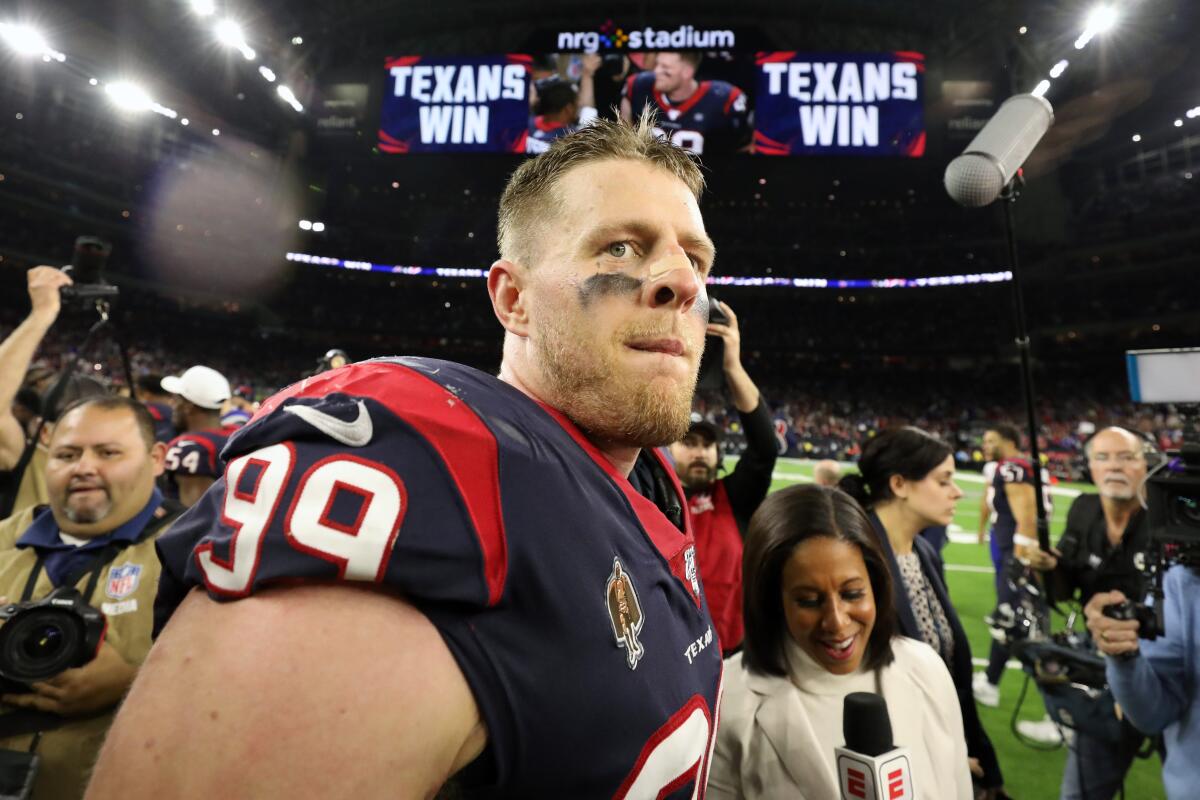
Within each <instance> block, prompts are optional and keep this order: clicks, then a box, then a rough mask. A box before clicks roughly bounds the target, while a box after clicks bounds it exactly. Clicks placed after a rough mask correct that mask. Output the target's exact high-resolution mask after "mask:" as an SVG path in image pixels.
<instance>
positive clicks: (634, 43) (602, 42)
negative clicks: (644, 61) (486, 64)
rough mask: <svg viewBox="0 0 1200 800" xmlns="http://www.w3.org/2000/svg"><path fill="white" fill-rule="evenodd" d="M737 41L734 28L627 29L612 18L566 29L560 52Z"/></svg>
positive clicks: (723, 46)
mask: <svg viewBox="0 0 1200 800" xmlns="http://www.w3.org/2000/svg"><path fill="white" fill-rule="evenodd" d="M736 45H737V34H736V33H734V32H733V31H731V30H700V29H697V28H694V27H692V26H691V25H680V26H679V27H678V28H676V29H675V30H665V29H658V28H652V27H650V26H649V25H647V26H646V27H645V28H639V29H636V30H633V29H631V30H628V31H626V30H625V29H624V28H621V27H618V26H617V25H615V24H614V23H613V21H612V20H611V19H610V20H608V21H606V22H605V23H604V24H603V25H601V26H600V29H599V30H596V31H563V32H561V33H559V34H558V39H557V49H558V50H559V51H560V52H569V51H583V52H585V53H595V52H598V51H600V50H667V49H678V50H697V49H713V50H728V49H732V48H734V47H735V46H736Z"/></svg>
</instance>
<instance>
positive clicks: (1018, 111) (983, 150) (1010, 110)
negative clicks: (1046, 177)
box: [943, 94, 1054, 208]
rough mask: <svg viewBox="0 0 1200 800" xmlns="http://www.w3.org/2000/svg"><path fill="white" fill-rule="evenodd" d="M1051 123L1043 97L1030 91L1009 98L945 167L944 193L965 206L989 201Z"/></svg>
mask: <svg viewBox="0 0 1200 800" xmlns="http://www.w3.org/2000/svg"><path fill="white" fill-rule="evenodd" d="M1053 124H1054V108H1053V107H1052V106H1051V105H1050V101H1049V100H1047V99H1046V98H1044V97H1038V96H1037V95H1032V94H1018V95H1014V96H1013V97H1010V98H1008V99H1007V100H1005V101H1004V103H1003V104H1001V106H1000V108H999V109H998V110H997V111H996V113H995V115H994V116H993V117H992V118H991V119H990V120H988V124H987V125H984V126H983V129H982V130H981V131H979V133H978V134H976V136H975V138H974V139H972V140H971V143H970V144H969V145H967V149H966V150H964V151H963V154H962V155H961V156H959V157H958V158H956V159H954V160H953V161H951V162H950V164H949V166H947V167H946V174H945V176H944V177H943V182H944V183H945V184H946V192H947V193H949V195H950V197H951V198H952V199H953V200H954V202H956V203H959V204H961V205H964V206H967V207H968V208H979V207H981V206H986V205H989V204H991V203H992V202H994V201H995V200H996V198H998V197H999V196H1000V193H1001V192H1002V191H1004V187H1005V186H1007V185H1008V182H1009V181H1011V180H1012V179H1013V176H1014V175H1016V174H1017V171H1018V170H1019V169H1021V165H1022V164H1024V163H1025V159H1027V158H1029V154H1030V153H1032V152H1033V148H1035V147H1037V143H1038V142H1040V141H1041V140H1042V137H1043V136H1045V135H1046V131H1047V130H1048V129H1049V128H1050V126H1051V125H1053Z"/></svg>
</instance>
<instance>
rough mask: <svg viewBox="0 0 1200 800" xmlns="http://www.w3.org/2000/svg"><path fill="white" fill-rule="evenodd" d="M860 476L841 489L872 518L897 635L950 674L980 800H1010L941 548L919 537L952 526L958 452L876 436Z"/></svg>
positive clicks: (905, 435)
mask: <svg viewBox="0 0 1200 800" xmlns="http://www.w3.org/2000/svg"><path fill="white" fill-rule="evenodd" d="M858 470H859V473H860V474H858V475H847V476H846V477H844V478H842V479H841V481H839V483H838V486H839V487H841V488H842V489H843V490H844V491H846V492H847V493H848V494H850V495H851V496H852V497H854V499H856V500H858V502H859V503H860V504H861V505H862V507H863V508H864V509H866V510H867V511H868V512H869V513H870V519H871V523H872V525H873V527H874V533H875V535H876V539H877V540H878V542H879V546H880V548H881V549H882V551H883V555H884V558H885V559H886V561H887V563H888V565H889V567H890V569H891V573H892V576H893V577H894V578H895V580H894V581H893V587H894V590H893V591H894V596H895V605H896V619H897V622H898V624H899V627H900V633H901V634H903V635H904V636H908V637H910V638H913V639H917V640H918V641H922V642H925V643H926V644H928V645H929V646H930V647H932V648H933V649H934V650H935V651H936V652H937V654H938V655H939V656H940V657H941V659H942V661H943V662H945V664H946V666H947V667H948V668H949V669H950V674H951V676H952V677H953V678H954V687H955V691H956V694H957V695H958V705H959V707H960V709H961V710H962V725H963V728H964V729H965V731H966V736H967V753H968V755H969V756H970V760H971V772H972V774H973V775H974V776H975V778H976V781H977V783H978V785H979V786H980V791H981V797H983V798H987V799H988V800H991V799H992V798H1001V797H1005V794H1004V790H1003V785H1004V778H1003V776H1002V775H1001V773H1000V764H999V762H998V761H997V760H996V751H995V750H994V749H993V748H992V742H991V740H990V739H988V736H987V733H985V732H984V730H983V725H982V724H980V722H979V714H978V712H977V711H976V708H975V698H974V696H973V695H972V692H971V677H972V676H971V673H972V671H973V667H972V663H971V647H970V644H969V643H968V642H967V635H966V633H965V632H964V631H963V627H962V624H961V623H960V622H959V621H958V615H957V614H956V613H955V611H954V606H952V605H951V604H950V595H949V593H948V592H947V591H946V577H945V570H944V568H943V565H942V559H941V557H940V556H939V555H938V553H937V551H936V550H934V548H933V547H932V546H931V545H930V544H929V542H927V541H925V539H924V538H923V537H921V536H918V534H919V533H920V531H921V530H922V529H923V528H928V527H930V526H934V525H949V524H950V522H951V521H952V520H953V519H954V510H955V506H956V505H957V503H958V500H959V498H961V497H962V495H963V493H962V490H961V489H959V488H958V486H957V485H955V483H954V454H953V451H952V450H951V449H950V447H949V445H947V444H946V443H945V442H943V441H942V440H940V439H938V438H936V437H934V436H931V435H930V434H928V433H926V432H925V431H923V430H920V429H919V428H913V427H904V428H896V429H894V430H889V431H885V432H883V433H881V434H880V435H878V436H876V437H875V438H874V439H872V440H871V441H869V442H868V443H867V444H866V446H865V447H864V448H863V452H862V456H861V457H860V458H859V460H858Z"/></svg>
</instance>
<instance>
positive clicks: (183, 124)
mask: <svg viewBox="0 0 1200 800" xmlns="http://www.w3.org/2000/svg"><path fill="white" fill-rule="evenodd" d="M190 122H191V121H190V120H189V119H188V118H187V117H184V118H183V119H181V120H179V124H180V125H182V126H184V127H185V128H186V127H187V126H188V125H189V124H190Z"/></svg>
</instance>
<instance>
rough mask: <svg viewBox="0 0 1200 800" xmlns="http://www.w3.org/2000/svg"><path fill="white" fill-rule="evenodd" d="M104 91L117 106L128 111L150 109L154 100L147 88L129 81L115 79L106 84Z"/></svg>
mask: <svg viewBox="0 0 1200 800" xmlns="http://www.w3.org/2000/svg"><path fill="white" fill-rule="evenodd" d="M104 93H105V94H107V95H108V96H109V98H110V99H111V100H112V101H113V104H114V105H115V106H117V108H121V109H124V110H126V111H149V110H150V108H151V106H153V105H154V101H153V100H151V99H150V95H149V94H147V93H146V90H145V89H143V88H142V87H140V86H138V85H137V84H134V83H130V82H129V81H114V82H112V83H107V84H105V85H104Z"/></svg>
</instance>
